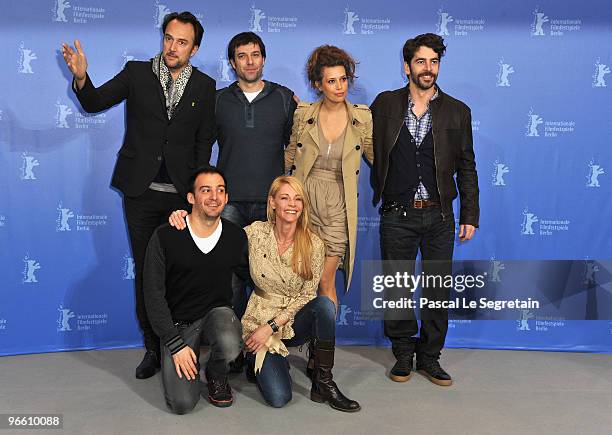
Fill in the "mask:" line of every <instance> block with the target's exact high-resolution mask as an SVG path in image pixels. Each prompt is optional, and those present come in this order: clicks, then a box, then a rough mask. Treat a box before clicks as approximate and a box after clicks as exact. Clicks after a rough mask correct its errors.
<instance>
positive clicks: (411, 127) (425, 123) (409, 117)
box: [404, 88, 438, 200]
mask: <svg viewBox="0 0 612 435" xmlns="http://www.w3.org/2000/svg"><path fill="white" fill-rule="evenodd" d="M436 98H438V89H437V88H436V93H435V94H434V95H433V97H431V99H430V100H429V101H432V100H435V99H436ZM413 107H414V102H413V101H412V97H411V96H410V92H409V93H408V110H407V111H406V118H405V119H404V123H405V124H406V127H407V128H408V131H409V132H410V134H411V135H412V137H413V138H414V140H415V142H416V147H417V148H418V147H420V146H421V142H423V139H425V136H426V135H427V133H429V130H431V110H429V103H427V110H426V111H425V113H423V114H422V115H421V117H420V118H417V116H416V115H415V114H414V112H413V111H412V109H413ZM414 199H415V200H421V199H429V192H427V189H426V188H425V185H424V184H423V183H422V182H421V183H419V187H418V188H417V191H416V193H415V194H414Z"/></svg>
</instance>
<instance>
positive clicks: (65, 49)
mask: <svg viewBox="0 0 612 435" xmlns="http://www.w3.org/2000/svg"><path fill="white" fill-rule="evenodd" d="M74 47H75V49H76V51H75V50H73V49H72V47H70V46H69V45H68V44H66V43H65V42H64V43H63V44H62V56H64V61H65V62H66V65H67V66H68V68H69V69H70V72H72V74H73V75H74V79H75V81H76V83H77V86H78V87H79V89H81V88H82V87H83V85H84V84H85V77H86V75H87V57H85V53H84V52H83V48H82V47H81V41H79V40H78V39H76V40H75V41H74Z"/></svg>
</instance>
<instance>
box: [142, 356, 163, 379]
mask: <svg viewBox="0 0 612 435" xmlns="http://www.w3.org/2000/svg"><path fill="white" fill-rule="evenodd" d="M160 367H161V364H160V362H159V356H158V354H157V352H155V351H154V350H147V353H145V356H144V358H143V359H142V362H141V363H140V364H139V365H138V367H136V378H137V379H147V378H150V377H151V376H153V375H154V374H155V373H157V371H158V370H159V369H160Z"/></svg>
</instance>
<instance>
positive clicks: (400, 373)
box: [389, 355, 412, 382]
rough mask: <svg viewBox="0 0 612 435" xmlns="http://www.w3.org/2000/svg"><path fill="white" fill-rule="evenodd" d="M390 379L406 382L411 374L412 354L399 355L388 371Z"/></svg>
mask: <svg viewBox="0 0 612 435" xmlns="http://www.w3.org/2000/svg"><path fill="white" fill-rule="evenodd" d="M389 376H390V377H391V380H392V381H395V382H406V381H407V380H409V379H410V377H411V376H412V355H406V356H401V357H400V358H399V359H398V360H397V362H396V363H395V365H394V366H393V368H392V369H391V373H389Z"/></svg>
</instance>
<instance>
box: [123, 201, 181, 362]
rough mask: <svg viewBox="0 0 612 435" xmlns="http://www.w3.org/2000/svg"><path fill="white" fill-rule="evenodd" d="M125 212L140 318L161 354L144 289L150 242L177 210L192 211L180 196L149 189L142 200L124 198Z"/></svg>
mask: <svg viewBox="0 0 612 435" xmlns="http://www.w3.org/2000/svg"><path fill="white" fill-rule="evenodd" d="M123 209H124V212H125V220H126V221H127V226H128V233H129V236H130V245H131V247H132V255H133V256H134V275H135V288H136V316H137V317H138V323H139V325H140V329H142V334H143V336H144V344H145V347H146V348H147V350H154V351H156V352H157V354H158V355H159V354H160V353H159V338H158V337H157V336H156V335H155V332H153V328H152V327H151V324H150V323H149V317H148V316H147V310H146V308H145V303H144V292H143V289H142V272H143V268H144V257H145V253H146V251H147V245H148V244H149V239H150V238H151V236H152V235H153V231H155V228H157V227H158V226H160V225H161V224H164V223H167V222H168V217H169V216H170V213H172V211H174V210H179V209H189V208H188V204H187V201H185V199H183V198H181V197H180V196H179V195H178V194H176V193H165V192H157V191H154V190H149V189H147V190H146V191H145V192H144V193H143V194H142V195H140V196H138V197H135V198H133V197H129V196H124V197H123Z"/></svg>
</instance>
